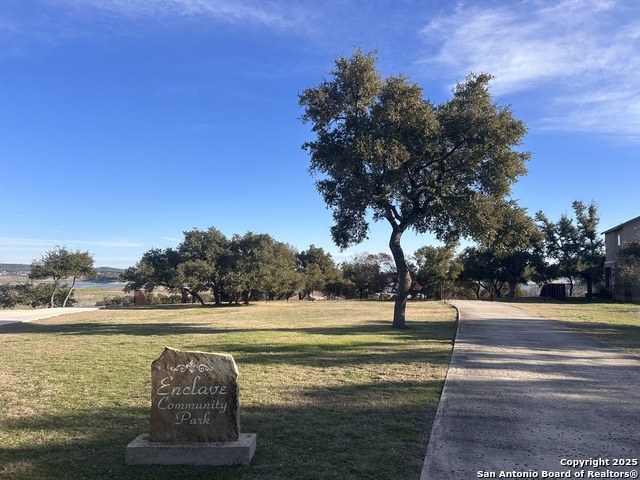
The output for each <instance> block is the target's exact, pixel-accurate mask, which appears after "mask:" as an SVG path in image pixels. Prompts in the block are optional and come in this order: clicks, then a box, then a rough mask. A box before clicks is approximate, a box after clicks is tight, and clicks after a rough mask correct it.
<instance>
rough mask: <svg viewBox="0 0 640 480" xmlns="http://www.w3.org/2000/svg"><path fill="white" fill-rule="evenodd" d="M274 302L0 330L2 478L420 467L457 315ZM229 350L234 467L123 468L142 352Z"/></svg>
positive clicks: (101, 315)
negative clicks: (253, 446) (244, 459)
mask: <svg viewBox="0 0 640 480" xmlns="http://www.w3.org/2000/svg"><path fill="white" fill-rule="evenodd" d="M392 310H393V305H392V304H391V303H379V302H351V301H344V302H343V301H341V302H329V301H322V302H315V303H311V302H291V303H285V302H270V303H262V304H256V305H250V306H242V307H223V308H170V307H166V308H158V309H137V310H136V309H122V310H100V311H96V312H90V313H77V314H73V315H66V316H62V317H56V318H52V319H47V320H42V321H39V322H34V323H27V324H19V325H11V326H4V327H0V405H1V406H2V410H1V412H2V413H0V477H2V478H11V479H29V480H32V479H42V480H47V479H55V480H60V479H65V480H66V479H136V480H138V479H142V480H144V479H181V480H189V479H223V480H224V479H269V480H277V479H287V480H291V479H323V480H330V479H336V480H338V479H340V480H348V479H371V478H379V479H387V478H394V479H395V478H397V479H403V480H404V479H418V478H419V476H420V469H421V466H422V461H423V458H424V454H425V452H426V446H427V441H428V438H429V434H430V430H431V425H432V421H433V418H434V415H435V411H436V408H437V403H438V399H439V396H440V392H441V390H442V385H443V380H444V377H445V374H446V370H447V366H448V363H449V357H450V354H451V347H452V340H453V338H454V335H455V321H454V317H455V311H454V310H453V309H452V308H451V307H449V306H447V305H443V304H441V303H437V302H420V303H410V304H409V305H408V309H407V318H408V319H410V320H409V321H408V325H409V327H410V328H409V329H406V330H394V329H392V328H391V321H390V319H391V318H392ZM165 345H166V346H170V347H172V348H176V349H180V350H200V351H206V352H221V353H230V354H232V355H233V356H234V358H235V360H236V363H237V364H238V369H239V371H240V379H239V382H240V389H241V397H240V402H241V405H240V421H241V430H242V432H245V433H257V434H258V447H257V452H256V455H255V457H254V459H253V461H252V464H251V465H249V466H245V467H185V466H176V467H173V466H171V467H166V466H165V467H160V466H152V467H142V466H127V465H125V462H124V454H125V449H126V446H127V444H128V443H129V442H130V441H132V440H133V439H134V438H135V437H137V436H138V435H139V434H141V433H147V432H148V429H149V417H150V404H151V378H150V375H151V372H150V366H151V362H152V361H153V360H155V359H156V358H157V357H158V356H159V355H160V354H161V352H162V350H163V348H164V346H165Z"/></svg>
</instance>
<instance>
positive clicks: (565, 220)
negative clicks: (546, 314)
mask: <svg viewBox="0 0 640 480" xmlns="http://www.w3.org/2000/svg"><path fill="white" fill-rule="evenodd" d="M572 207H573V212H574V216H575V218H571V217H570V216H569V215H567V214H563V215H562V216H561V217H560V220H558V221H557V222H555V223H554V222H551V221H550V220H549V219H548V218H547V217H546V215H545V214H544V213H543V212H541V211H540V212H538V213H536V221H537V222H538V225H539V227H540V230H541V231H542V232H543V233H544V236H545V247H544V254H545V256H546V258H547V259H548V262H549V265H548V269H549V272H548V274H547V276H548V277H549V278H558V277H566V278H567V279H568V280H569V284H570V292H569V293H570V295H571V294H572V293H573V283H574V280H575V279H576V278H582V279H583V280H584V282H585V283H586V285H587V297H589V298H591V296H592V294H593V285H594V283H595V282H597V281H599V280H601V279H602V277H603V275H604V271H603V268H602V267H603V264H604V240H603V239H602V238H601V237H600V234H599V233H598V223H599V222H600V217H599V215H598V208H597V206H596V204H595V203H593V202H591V203H590V204H589V205H586V204H585V203H584V202H582V201H580V200H574V201H573V203H572Z"/></svg>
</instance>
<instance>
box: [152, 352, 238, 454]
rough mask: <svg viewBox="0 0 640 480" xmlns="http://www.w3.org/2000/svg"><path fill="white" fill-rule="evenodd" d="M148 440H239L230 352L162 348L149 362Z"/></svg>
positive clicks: (234, 373)
mask: <svg viewBox="0 0 640 480" xmlns="http://www.w3.org/2000/svg"><path fill="white" fill-rule="evenodd" d="M151 384H152V389H151V431H150V433H149V440H151V441H152V442H175V441H185V442H227V441H231V440H238V438H239V436H240V419H239V416H238V397H239V389H238V370H237V368H236V364H235V362H234V361H233V357H232V356H231V355H224V354H214V353H200V352H179V351H177V350H172V349H170V348H165V350H164V352H162V355H160V358H158V359H157V360H156V361H154V362H153V363H152V364H151Z"/></svg>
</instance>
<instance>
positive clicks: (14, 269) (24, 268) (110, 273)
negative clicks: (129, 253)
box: [0, 263, 124, 281]
mask: <svg viewBox="0 0 640 480" xmlns="http://www.w3.org/2000/svg"><path fill="white" fill-rule="evenodd" d="M29 269H30V265H26V264H24V263H0V275H12V276H25V277H26V276H27V275H29ZM96 270H98V277H97V278H96V279H95V280H97V281H112V280H113V279H116V278H117V277H118V275H119V274H121V273H122V272H124V268H113V267H97V268H96Z"/></svg>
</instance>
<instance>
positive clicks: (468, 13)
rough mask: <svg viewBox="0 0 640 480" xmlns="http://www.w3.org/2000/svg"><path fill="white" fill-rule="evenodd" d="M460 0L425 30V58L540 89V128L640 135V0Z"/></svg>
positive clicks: (431, 65)
mask: <svg viewBox="0 0 640 480" xmlns="http://www.w3.org/2000/svg"><path fill="white" fill-rule="evenodd" d="M476 5H477V4H473V6H471V5H469V4H459V5H458V7H457V8H456V9H455V11H454V12H453V13H451V14H449V15H443V16H440V17H438V18H435V19H434V20H432V21H431V22H430V23H429V24H428V25H426V26H425V27H424V29H423V30H422V35H423V37H424V39H425V40H426V42H427V43H428V44H430V45H435V46H436V50H435V51H434V52H431V53H430V54H426V55H425V56H424V57H423V58H422V60H421V62H422V64H423V66H425V67H426V68H427V69H428V70H431V69H434V70H435V71H437V73H438V74H439V75H440V74H442V72H443V71H444V72H446V74H447V75H449V76H450V77H451V78H454V77H455V78H456V79H458V80H459V79H461V78H464V76H466V75H467V74H468V73H469V72H489V73H491V74H492V75H494V76H495V80H494V81H493V83H492V91H493V92H494V93H495V94H497V95H509V94H514V93H534V94H536V95H539V96H540V105H541V106H542V107H541V108H545V109H546V111H545V114H544V115H543V116H544V117H545V120H544V122H543V124H541V125H539V127H540V128H553V129H554V130H565V131H583V132H593V133H602V134H616V135H622V136H625V137H627V138H629V139H635V141H640V92H639V91H638V89H637V85H638V84H640V5H638V4H636V3H635V2H622V1H614V0H563V1H560V2H557V1H547V0H544V1H543V0H530V1H524V2H517V3H516V2H509V3H508V4H502V5H501V6H498V7H479V6H476Z"/></svg>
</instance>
